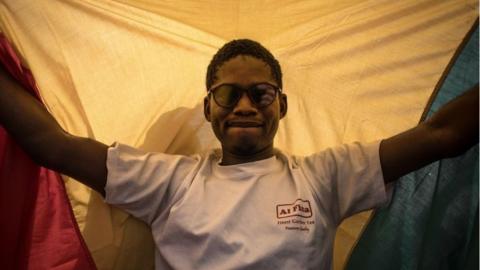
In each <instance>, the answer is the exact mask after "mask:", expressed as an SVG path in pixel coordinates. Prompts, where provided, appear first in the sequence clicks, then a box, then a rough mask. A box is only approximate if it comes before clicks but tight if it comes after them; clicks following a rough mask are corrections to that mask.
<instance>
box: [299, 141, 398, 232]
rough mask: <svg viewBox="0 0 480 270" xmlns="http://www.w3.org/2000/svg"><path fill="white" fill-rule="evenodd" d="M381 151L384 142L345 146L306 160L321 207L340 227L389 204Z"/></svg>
mask: <svg viewBox="0 0 480 270" xmlns="http://www.w3.org/2000/svg"><path fill="white" fill-rule="evenodd" d="M379 147H380V141H378V142H374V143H369V144H362V143H353V144H345V145H342V146H339V147H335V148H329V149H327V150H324V151H322V152H320V153H317V154H314V155H311V156H308V157H305V158H304V159H303V161H302V163H303V167H304V170H305V172H306V174H307V175H308V176H309V177H308V178H309V179H310V180H311V186H312V187H313V189H314V190H315V193H316V195H317V198H318V200H319V201H320V204H321V205H322V206H323V208H324V209H326V211H328V212H330V215H331V217H332V218H333V219H334V220H335V221H336V222H337V224H339V223H340V222H341V221H342V220H343V219H344V218H346V217H349V216H351V215H353V214H355V213H358V212H361V211H364V210H367V209H371V208H375V207H379V206H381V205H382V204H385V203H386V202H387V201H388V197H389V196H388V194H387V191H386V187H385V183H384V180H383V173H382V168H381V165H380V156H379Z"/></svg>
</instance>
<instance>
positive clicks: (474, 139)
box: [424, 84, 479, 157]
mask: <svg viewBox="0 0 480 270" xmlns="http://www.w3.org/2000/svg"><path fill="white" fill-rule="evenodd" d="M478 113H479V111H478V84H477V85H476V86H474V87H473V88H472V89H470V90H469V91H467V92H466V93H464V94H463V95H461V96H459V97H458V98H456V99H454V100H453V101H451V102H449V103H447V104H446V105H445V106H443V107H442V108H441V109H440V110H439V111H438V112H436V113H435V114H434V115H433V116H432V117H431V118H430V119H428V120H427V121H426V122H425V123H424V124H425V125H427V126H429V127H430V128H432V130H435V132H436V135H435V136H437V137H439V143H440V144H441V145H438V147H440V148H441V149H442V151H443V153H444V157H454V156H457V155H459V154H461V153H463V152H464V151H466V150H467V149H469V148H470V147H471V146H472V145H474V144H476V143H478V135H479V134H478V122H479V117H478Z"/></svg>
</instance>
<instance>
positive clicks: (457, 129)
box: [0, 56, 478, 195]
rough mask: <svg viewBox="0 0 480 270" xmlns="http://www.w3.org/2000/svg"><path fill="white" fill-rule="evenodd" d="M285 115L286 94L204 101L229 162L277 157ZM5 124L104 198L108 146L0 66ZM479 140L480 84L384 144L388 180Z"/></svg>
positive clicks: (242, 62) (254, 64)
mask: <svg viewBox="0 0 480 270" xmlns="http://www.w3.org/2000/svg"><path fill="white" fill-rule="evenodd" d="M216 75H217V80H216V81H215V82H214V84H215V85H218V84H222V83H235V84H238V85H240V86H243V87H247V86H249V85H251V84H253V83H258V82H269V83H272V84H276V83H275V81H274V80H273V78H272V76H271V72H270V68H269V66H268V65H266V64H265V63H264V62H262V61H261V60H258V59H254V58H251V57H249V56H237V57H235V58H232V59H230V60H229V61H227V62H225V63H224V64H223V65H222V66H221V67H220V69H219V71H218V72H217V74H216ZM286 112H287V98H286V96H285V95H283V94H282V95H279V96H277V99H276V100H275V101H274V102H273V103H272V104H271V105H269V106H268V107H266V108H262V109H259V108H256V107H255V106H254V104H252V103H251V102H250V100H249V98H248V97H247V96H246V95H244V96H243V97H242V98H241V99H240V101H239V102H238V104H237V105H236V106H235V107H234V108H233V109H231V110H226V109H224V108H221V107H219V106H217V105H216V104H215V102H214V101H213V100H212V99H211V98H208V97H207V98H205V117H206V119H207V120H208V121H210V122H211V123H212V128H213V130H214V132H215V134H216V136H217V138H218V139H219V140H220V142H221V144H222V151H223V165H232V164H239V163H245V162H251V161H256V160H261V159H265V158H268V157H271V156H273V155H274V151H273V138H274V136H275V133H276V131H277V128H278V122H279V120H280V119H281V118H283V117H284V116H285V114H286ZM238 121H240V122H241V121H246V122H249V121H250V122H252V121H253V122H255V123H257V124H259V123H260V125H258V126H259V127H245V125H244V124H245V123H243V124H242V123H240V124H238ZM0 124H1V125H2V126H3V127H4V128H6V130H7V131H8V132H9V134H11V135H12V137H13V138H14V139H15V140H16V141H17V142H18V143H19V144H20V145H21V146H22V148H23V149H24V150H25V151H26V152H27V153H28V154H29V155H30V156H31V157H32V158H33V159H34V160H35V161H36V162H37V163H38V164H40V165H42V166H45V167H48V168H50V169H53V170H56V171H58V172H60V173H63V174H66V175H69V176H71V177H73V178H75V179H78V180H79V181H81V182H82V183H84V184H85V185H87V186H89V187H91V188H92V189H94V190H96V191H98V192H100V193H101V194H103V195H105V189H104V188H105V183H106V180H107V168H106V165H105V164H106V158H107V150H108V146H107V145H105V144H103V143H101V142H98V141H95V140H92V139H88V138H81V137H77V136H73V135H70V134H68V133H67V132H66V131H64V130H63V129H62V128H61V127H60V126H59V125H58V123H57V122H56V120H55V119H54V118H53V117H52V116H51V115H50V114H49V113H48V111H47V110H46V109H45V108H44V107H43V105H42V104H40V103H39V102H38V101H37V100H35V99H34V98H33V97H32V96H30V95H29V94H28V93H27V92H26V91H24V90H23V89H21V86H20V85H19V84H18V83H17V82H15V80H13V79H12V78H11V77H10V75H8V74H7V73H6V72H5V70H4V69H3V68H0ZM247 125H248V124H247ZM476 143H478V85H477V86H475V87H474V88H473V89H472V90H470V91H469V92H467V93H466V94H464V95H462V96H461V97H459V98H457V99H455V100H454V101H453V102H450V103H449V104H447V105H446V106H444V107H443V108H442V109H441V110H440V111H439V112H437V113H436V114H435V116H434V117H432V118H431V119H430V120H429V121H427V122H425V123H422V124H420V125H418V126H417V127H414V128H412V129H410V130H408V131H406V132H404V133H401V134H398V135H396V136H393V137H391V138H388V139H385V140H383V141H382V143H381V145H380V160H381V164H382V170H383V175H384V178H385V181H386V182H390V181H393V180H395V179H398V178H399V177H400V176H402V175H405V174H407V173H409V172H411V171H414V170H416V169H419V168H421V167H423V166H424V165H426V164H429V163H431V162H433V161H435V160H438V159H441V158H445V157H452V156H455V155H458V154H460V153H462V152H464V151H466V150H467V149H468V148H470V147H471V146H472V145H474V144H476Z"/></svg>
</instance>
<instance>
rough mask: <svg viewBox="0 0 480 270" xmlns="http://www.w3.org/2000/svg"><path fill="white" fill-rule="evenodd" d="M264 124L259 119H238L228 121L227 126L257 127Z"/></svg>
mask: <svg viewBox="0 0 480 270" xmlns="http://www.w3.org/2000/svg"><path fill="white" fill-rule="evenodd" d="M261 126H263V123H262V122H259V121H244V120H241V121H240V120H236V121H228V122H227V127H239V128H257V127H261Z"/></svg>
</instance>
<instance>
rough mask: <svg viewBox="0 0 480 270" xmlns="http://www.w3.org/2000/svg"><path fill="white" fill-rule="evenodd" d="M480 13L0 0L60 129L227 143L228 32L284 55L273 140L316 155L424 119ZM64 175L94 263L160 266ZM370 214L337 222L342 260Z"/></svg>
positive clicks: (118, 220) (168, 148) (413, 4)
mask: <svg viewBox="0 0 480 270" xmlns="http://www.w3.org/2000/svg"><path fill="white" fill-rule="evenodd" d="M477 17H478V1H477V0H460V1H459V0H450V1H417V0H406V1H384V0H381V1H364V0H353V1H352V0H348V1H346V0H342V1H334V2H332V1H310V0H306V1H290V0H279V1H257V0H244V1H236V0H226V1H214V0H206V1H196V0H183V1H156V0H141V1H137V0H118V1H106V0H83V1H80V0H36V1H31V0H2V1H1V3H0V28H1V30H2V31H3V32H4V33H5V35H6V36H8V37H9V39H10V40H11V41H12V42H13V44H14V45H15V48H16V49H17V50H18V51H19V53H20V54H21V56H22V57H23V59H25V63H26V64H27V65H28V67H29V68H30V69H31V70H32V72H33V74H34V75H35V79H36V81H37V84H38V86H39V90H40V93H41V96H42V99H43V101H44V103H45V105H46V107H47V108H48V109H49V111H50V112H51V113H52V114H53V115H54V117H55V118H56V119H57V120H58V122H59V123H60V125H61V126H62V127H63V128H64V129H65V130H67V131H68V132H71V133H73V134H75V135H79V136H87V137H91V138H94V139H97V140H99V141H101V142H104V143H106V144H108V145H110V144H111V143H113V142H114V141H119V142H122V143H126V144H128V145H132V146H135V147H138V148H141V149H143V150H148V151H158V152H166V153H173V154H193V153H198V152H202V151H205V150H207V149H211V148H214V147H218V143H217V142H216V139H215V136H214V135H213V132H212V131H211V128H210V124H209V123H208V122H206V121H205V120H204V116H203V97H204V96H205V93H206V89H205V84H204V79H205V73H206V69H207V66H208V63H209V61H210V59H211V57H212V56H213V54H214V53H215V52H216V51H217V50H218V48H220V47H221V46H222V45H223V44H224V43H225V42H227V41H229V40H231V39H234V38H251V39H254V40H257V41H259V42H261V43H262V44H264V45H265V46H266V47H267V48H269V49H270V50H271V51H272V53H273V54H274V55H275V56H277V58H278V60H279V61H280V64H281V66H282V70H283V74H284V76H283V85H284V87H283V88H284V89H283V90H284V93H286V94H287V95H288V102H289V107H288V112H287V116H286V117H285V118H284V119H282V120H281V121H280V125H279V131H278V134H277V137H276V140H275V146H276V147H277V148H280V149H282V150H283V151H285V152H288V153H292V154H295V155H309V154H312V153H315V152H318V151H321V150H322V149H325V148H327V147H332V146H336V145H339V144H342V143H351V142H353V141H362V142H366V141H375V140H379V139H382V138H385V137H388V136H391V135H393V134H396V133H398V132H401V131H403V130H405V129H408V128H410V127H412V126H414V125H416V124H417V123H418V120H419V118H420V116H421V114H422V112H423V111H424V108H425V105H426V104H427V100H428V98H429V96H430V95H431V93H432V92H433V90H434V88H435V86H436V85H437V83H438V82H439V80H440V78H441V76H442V73H443V71H444V70H445V68H446V66H447V65H448V63H449V61H450V59H451V58H452V57H453V55H454V53H455V50H456V48H457V47H458V46H459V44H460V43H461V41H462V39H463V38H464V37H465V34H466V33H467V32H468V30H469V29H470V27H471V25H472V24H473V22H474V21H475V20H476V18H477ZM65 180H66V188H67V192H68V194H69V198H70V201H71V204H72V206H73V210H74V214H75V217H76V219H77V221H78V223H79V226H80V229H81V231H82V234H83V236H84V238H85V241H86V243H87V245H88V247H89V249H90V251H91V253H92V255H93V257H94V259H95V261H96V263H97V266H98V268H100V269H149V268H152V267H153V256H154V255H153V250H154V247H153V241H152V238H151V236H150V233H149V228H148V227H147V226H146V225H145V224H144V223H142V222H139V221H138V220H136V219H134V218H132V217H129V216H128V215H127V214H125V213H124V212H122V211H120V210H118V209H116V208H112V207H110V206H108V205H106V204H104V203H103V200H102V198H101V196H99V195H98V194H97V193H95V192H91V190H90V189H88V188H86V187H85V186H84V185H82V184H80V183H78V182H76V181H73V180H72V179H69V178H66V179H65ZM367 219H368V214H366V213H362V214H360V215H357V216H355V217H352V218H351V219H349V220H346V221H345V222H344V224H342V225H341V226H340V228H339V230H338V233H337V238H336V241H337V242H336V245H335V256H336V258H335V264H336V266H335V267H336V268H337V269H340V268H341V267H342V264H343V261H344V260H345V257H346V256H347V254H348V253H349V250H350V247H351V245H352V244H353V243H354V242H355V239H356V235H357V234H358V232H359V231H360V230H361V229H362V226H363V224H364V223H365V222H366V220H367Z"/></svg>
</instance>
